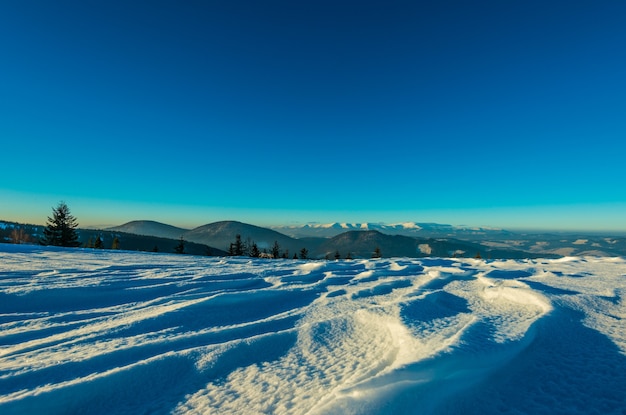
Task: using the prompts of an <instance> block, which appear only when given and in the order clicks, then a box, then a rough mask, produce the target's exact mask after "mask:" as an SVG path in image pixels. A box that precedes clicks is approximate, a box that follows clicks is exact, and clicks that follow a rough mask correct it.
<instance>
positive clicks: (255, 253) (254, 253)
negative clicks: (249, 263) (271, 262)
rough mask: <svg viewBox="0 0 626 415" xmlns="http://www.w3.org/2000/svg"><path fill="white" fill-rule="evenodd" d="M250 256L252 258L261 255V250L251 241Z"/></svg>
mask: <svg viewBox="0 0 626 415" xmlns="http://www.w3.org/2000/svg"><path fill="white" fill-rule="evenodd" d="M250 256H251V257H252V258H258V257H259V256H261V251H259V247H258V246H257V244H256V242H252V248H250Z"/></svg>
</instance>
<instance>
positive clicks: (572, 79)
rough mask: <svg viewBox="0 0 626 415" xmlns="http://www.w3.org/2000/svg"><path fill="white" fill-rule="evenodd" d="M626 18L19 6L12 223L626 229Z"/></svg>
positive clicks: (229, 5) (11, 136) (599, 9)
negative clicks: (62, 215)
mask: <svg viewBox="0 0 626 415" xmlns="http://www.w3.org/2000/svg"><path fill="white" fill-rule="evenodd" d="M625 17H626V3H625V2H618V1H581V2H577V1H550V2H544V1H524V2H521V1H520V2H503V1H479V2H466V1H438V2H420V1H406V2H405V1H391V2H389V1H385V2H382V1H381V2H367V1H365V2H363V1H359V2H356V1H355V2H340V1H319V0H316V1H298V2H293V1H267V2H258V1H187V2H174V1H143V2H142V1H134V2H127V1H115V0H114V1H59V2H50V1H34V0H33V1H7V2H2V5H0V39H2V41H1V43H0V45H1V46H0V47H1V51H2V56H3V58H2V61H3V63H2V64H1V65H0V76H1V79H2V81H1V82H0V94H1V96H2V99H1V100H0V137H2V144H1V147H0V148H1V150H2V151H1V154H2V155H3V157H2V163H1V164H0V218H2V219H8V220H17V221H28V222H34V223H43V222H45V217H46V216H47V215H49V214H50V212H51V207H52V206H55V205H56V204H57V203H58V202H59V201H60V200H64V201H66V202H67V203H68V205H69V206H70V208H71V209H72V212H73V213H74V214H75V215H76V216H77V217H78V219H79V222H80V223H81V225H85V226H98V225H115V224H120V223H123V222H126V221H129V220H133V219H153V220H160V221H163V222H167V223H171V224H174V225H179V226H186V227H192V226H198V225H202V224H205V223H209V222H213V221H216V220H224V219H235V220H242V221H246V222H250V223H255V224H261V225H268V224H278V223H283V224H284V223H296V222H310V221H311V222H312V221H320V222H325V221H348V222H361V221H370V222H378V221H384V222H400V221H417V222H427V221H434V222H443V223H452V224H468V225H483V226H498V227H505V228H506V227H508V228H519V227H531V228H558V229H566V228H577V229H606V230H626V190H625V186H624V185H625V183H626V168H625V167H624V160H623V159H624V155H625V154H626V77H625V76H624V74H626V48H624V45H626V25H624V18H625Z"/></svg>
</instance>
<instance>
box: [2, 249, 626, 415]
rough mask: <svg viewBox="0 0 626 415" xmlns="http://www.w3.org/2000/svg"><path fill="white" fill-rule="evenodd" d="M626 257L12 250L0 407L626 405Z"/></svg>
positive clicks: (52, 410) (568, 409)
mask: <svg viewBox="0 0 626 415" xmlns="http://www.w3.org/2000/svg"><path fill="white" fill-rule="evenodd" d="M625 296H626V260H625V259H623V258H564V259H559V260H532V261H531V260H528V261H513V260H508V261H482V260H473V259H435V258H432V259H383V260H354V261H337V262H323V261H321V262H317V261H315V262H304V261H296V260H294V261H291V260H276V261H275V260H249V259H231V258H228V259H224V258H207V257H192V256H174V255H163V254H149V253H123V252H111V251H93V250H70V249H66V250H64V249H53V248H44V247H36V246H15V245H3V244H2V245H0V413H1V414H3V415H8V414H68V413H84V414H114V413H128V414H142V413H144V414H145V413H175V414H183V413H200V414H218V413H219V414H228V413H233V414H257V413H264V414H350V413H358V414H376V413H385V414H391V413H393V414H401V413H411V414H425V413H435V414H439V413H446V414H500V413H506V414H620V415H623V414H626V322H625V321H624V319H625V318H626V300H625Z"/></svg>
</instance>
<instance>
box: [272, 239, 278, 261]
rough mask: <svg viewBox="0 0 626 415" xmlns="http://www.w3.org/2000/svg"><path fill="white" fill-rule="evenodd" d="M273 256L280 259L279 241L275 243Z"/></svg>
mask: <svg viewBox="0 0 626 415" xmlns="http://www.w3.org/2000/svg"><path fill="white" fill-rule="evenodd" d="M271 254H272V257H274V258H280V246H278V241H274V246H272V252H271Z"/></svg>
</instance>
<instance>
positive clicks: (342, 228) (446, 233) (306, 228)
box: [271, 222, 509, 239]
mask: <svg viewBox="0 0 626 415" xmlns="http://www.w3.org/2000/svg"><path fill="white" fill-rule="evenodd" d="M271 228H272V229H274V230H276V231H278V232H281V233H284V234H285V235H289V236H291V237H293V238H306V237H323V238H332V237H334V236H337V235H339V234H340V233H343V232H346V231H356V230H361V231H379V232H381V233H384V234H389V235H404V236H420V237H462V236H472V237H473V238H478V239H480V237H481V236H493V235H496V234H497V235H502V234H507V233H509V232H507V231H504V230H502V229H498V228H484V227H468V226H453V225H447V224H440V223H420V222H400V223H391V224H386V223H373V222H363V223H345V222H333V223H307V224H304V225H296V226H273V227H271Z"/></svg>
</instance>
